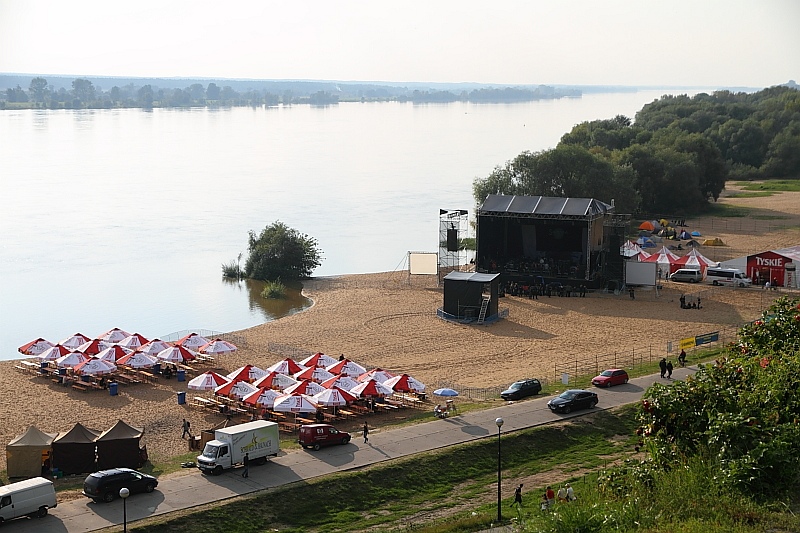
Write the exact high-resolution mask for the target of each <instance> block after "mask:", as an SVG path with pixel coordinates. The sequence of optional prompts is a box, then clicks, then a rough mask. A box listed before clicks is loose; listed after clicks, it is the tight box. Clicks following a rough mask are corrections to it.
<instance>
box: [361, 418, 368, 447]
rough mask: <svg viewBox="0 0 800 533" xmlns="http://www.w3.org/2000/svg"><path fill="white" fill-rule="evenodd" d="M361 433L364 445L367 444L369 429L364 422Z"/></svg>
mask: <svg viewBox="0 0 800 533" xmlns="http://www.w3.org/2000/svg"><path fill="white" fill-rule="evenodd" d="M362 433H363V435H364V444H366V443H368V442H369V427H368V426H367V423H366V422H364V429H363V430H362Z"/></svg>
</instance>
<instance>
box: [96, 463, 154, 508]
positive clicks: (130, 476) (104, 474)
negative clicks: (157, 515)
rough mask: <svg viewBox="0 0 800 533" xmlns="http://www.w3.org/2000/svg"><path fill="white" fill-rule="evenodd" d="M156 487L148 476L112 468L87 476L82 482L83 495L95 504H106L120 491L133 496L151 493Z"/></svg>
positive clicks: (133, 471)
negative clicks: (126, 490) (126, 491)
mask: <svg viewBox="0 0 800 533" xmlns="http://www.w3.org/2000/svg"><path fill="white" fill-rule="evenodd" d="M157 485H158V480H157V479H156V478H154V477H153V476H150V475H148V474H144V473H142V472H137V471H136V470H131V469H130V468H112V469H110V470H101V471H99V472H95V473H94V474H89V475H88V476H87V477H86V480H85V481H84V482H83V495H84V496H88V497H89V498H91V499H93V500H94V501H95V502H106V503H108V502H110V501H112V500H114V498H116V497H117V496H119V491H120V489H123V488H126V489H128V490H129V491H130V493H131V494H135V493H137V492H153V490H154V489H155V488H156V486H157Z"/></svg>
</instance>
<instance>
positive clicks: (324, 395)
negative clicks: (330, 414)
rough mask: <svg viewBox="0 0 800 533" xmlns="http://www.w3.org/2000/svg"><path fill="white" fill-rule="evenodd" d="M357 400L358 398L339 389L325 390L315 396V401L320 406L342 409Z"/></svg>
mask: <svg viewBox="0 0 800 533" xmlns="http://www.w3.org/2000/svg"><path fill="white" fill-rule="evenodd" d="M355 400H356V397H355V396H354V395H352V394H350V393H349V392H347V391H345V390H342V389H340V388H339V387H332V388H330V389H325V390H323V391H322V392H319V393H317V394H315V395H314V401H315V402H317V403H318V404H319V405H324V406H325V407H342V406H344V405H347V404H349V403H352V402H354V401H355Z"/></svg>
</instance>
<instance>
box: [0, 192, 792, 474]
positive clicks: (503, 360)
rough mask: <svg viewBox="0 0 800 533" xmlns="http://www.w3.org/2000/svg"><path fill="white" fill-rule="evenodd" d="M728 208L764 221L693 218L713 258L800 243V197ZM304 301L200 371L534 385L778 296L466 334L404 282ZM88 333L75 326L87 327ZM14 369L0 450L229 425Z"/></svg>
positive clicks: (620, 307)
mask: <svg viewBox="0 0 800 533" xmlns="http://www.w3.org/2000/svg"><path fill="white" fill-rule="evenodd" d="M730 189H732V190H735V188H734V187H730ZM721 201H723V202H726V203H730V204H732V205H739V206H746V207H750V208H753V209H755V210H756V211H755V212H754V213H755V215H756V216H757V217H758V216H760V217H762V218H752V217H751V218H746V219H714V220H713V221H712V220H710V219H689V220H688V224H689V225H690V228H691V229H699V230H700V231H701V232H702V233H703V234H704V237H720V238H721V239H722V240H723V241H724V242H725V243H726V244H728V246H726V247H721V248H719V249H712V248H711V247H702V248H701V249H700V251H701V252H702V253H703V254H705V255H707V256H708V257H710V258H712V259H716V260H720V258H722V259H727V258H731V257H736V256H741V255H745V254H747V253H749V252H757V251H763V250H767V249H774V248H779V247H784V246H789V245H793V244H798V243H800V229H798V227H799V226H798V225H799V224H800V193H781V194H778V195H775V196H771V197H766V198H730V199H724V198H723V200H721ZM775 217H781V218H775ZM778 226H781V227H778ZM723 256H725V257H723ZM682 292H687V293H690V294H691V293H700V294H702V297H703V307H704V308H703V309H701V310H681V309H680V308H679V305H678V303H677V301H678V297H679V296H680V294H681V293H682ZM305 293H306V295H307V296H309V297H310V298H312V299H313V301H314V305H313V306H312V307H311V308H309V309H308V310H306V311H304V312H302V313H298V314H295V315H292V316H289V317H286V318H283V319H280V320H277V321H274V322H270V323H267V324H263V325H260V326H257V327H254V328H250V329H248V330H244V331H242V332H239V333H240V334H241V337H242V339H243V340H244V342H243V343H242V346H241V349H240V350H239V351H238V352H236V353H235V354H233V355H230V356H219V357H218V358H217V360H216V362H215V364H213V365H205V366H203V367H199V368H200V370H201V371H204V370H208V369H216V370H217V371H220V372H222V373H228V372H229V371H232V370H234V369H236V368H238V367H240V366H242V365H244V364H247V363H251V364H254V365H256V366H260V367H262V368H266V367H267V366H270V365H271V364H272V363H274V362H276V361H277V360H279V359H282V358H284V357H285V356H287V355H289V353H290V352H289V351H287V350H289V348H294V349H296V350H297V351H298V353H300V352H306V353H313V352H317V351H321V352H324V353H327V354H329V355H332V356H335V357H338V356H339V355H340V354H345V355H346V356H347V357H348V358H350V359H352V360H354V361H356V362H359V363H360V364H362V365H364V366H366V367H367V368H368V369H371V368H373V367H381V368H385V369H388V370H390V371H395V372H406V373H408V374H410V375H411V376H413V377H415V378H417V379H419V380H421V381H422V382H423V383H425V384H426V385H428V386H429V387H430V388H431V389H432V388H434V387H436V386H439V385H442V384H453V385H456V386H461V387H478V388H491V387H501V386H505V385H508V384H509V383H510V382H512V381H514V380H515V379H518V378H521V377H528V376H530V377H539V378H541V379H547V380H554V379H556V378H557V377H558V375H559V374H558V368H557V365H558V364H563V363H564V362H570V361H576V360H577V361H587V360H594V358H595V357H596V356H599V355H602V354H613V353H614V352H619V353H623V352H625V353H629V352H630V351H631V350H638V351H639V353H640V354H641V353H643V352H644V353H652V355H653V356H656V355H658V356H660V355H661V354H663V353H664V352H665V350H666V346H667V342H668V341H676V340H678V339H680V338H682V337H688V336H692V335H695V334H702V333H707V332H710V331H716V330H720V329H725V328H727V330H728V331H732V329H731V328H732V327H735V326H738V325H740V324H742V323H743V322H745V321H748V320H752V319H754V318H755V317H757V316H758V314H759V313H760V311H761V309H762V308H764V307H766V306H767V305H768V304H769V301H770V298H772V297H774V296H777V295H779V294H780V293H771V292H770V293H765V291H762V290H759V289H755V288H753V289H745V290H740V289H731V288H712V287H710V286H707V285H689V284H674V283H670V282H666V283H665V288H664V290H663V291H662V292H661V294H660V295H659V296H656V295H655V294H654V293H653V292H652V291H638V292H637V298H636V299H635V300H631V299H630V298H629V297H628V296H627V295H619V296H615V295H613V294H600V293H590V294H589V295H588V296H587V297H586V298H558V297H553V298H541V299H539V300H529V299H525V298H517V297H506V298H503V299H502V300H501V302H500V308H501V309H503V308H507V309H508V310H509V316H508V318H507V319H505V320H501V321H499V322H498V323H495V324H492V325H484V326H474V325H473V326H467V325H460V324H451V323H448V322H445V321H442V320H440V319H439V318H437V317H436V309H437V308H438V307H440V306H441V305H442V291H441V289H440V288H439V287H438V286H437V283H436V280H435V279H431V278H430V277H413V278H409V276H408V274H407V272H405V271H402V272H388V273H378V274H365V275H354V276H342V277H335V278H323V279H316V280H312V281H310V282H308V283H306V284H305ZM79 325H80V324H79V318H76V328H77V329H80V328H79ZM28 340H30V339H19V340H18V342H19V344H20V345H22V344H23V343H25V342H27V341H28ZM281 346H282V347H281ZM14 364H15V363H14V362H13V361H9V362H3V363H0V370H2V371H0V413H1V414H2V420H3V421H4V424H3V426H2V428H0V440H2V441H4V442H6V443H7V442H9V441H10V440H12V439H13V438H14V437H15V436H17V435H20V434H21V433H23V432H24V431H25V429H26V428H27V427H28V426H29V425H32V424H33V425H36V426H37V427H38V428H39V429H41V430H43V431H46V432H53V433H54V432H59V431H65V430H68V429H70V428H71V427H72V425H73V424H74V423H75V422H81V423H83V424H84V425H86V426H88V427H90V428H94V429H97V430H105V429H107V428H109V427H111V426H112V425H113V424H114V423H115V422H116V420H117V419H122V420H124V421H126V422H127V423H129V424H131V425H133V426H137V427H142V428H144V431H145V434H144V437H143V439H142V442H143V444H146V445H147V447H148V451H149V453H150V457H151V458H152V459H155V460H158V459H159V458H165V457H168V456H173V455H177V454H180V453H185V452H186V451H187V445H186V442H185V441H183V440H181V439H180V435H181V420H182V419H183V418H188V419H189V420H190V421H191V422H192V427H193V429H194V430H195V431H197V430H199V429H202V428H207V427H211V426H213V425H214V424H217V423H218V422H220V421H221V417H220V415H218V414H214V413H211V412H203V411H201V410H198V409H196V408H191V407H188V406H187V405H178V403H177V392H180V391H186V383H179V382H177V381H176V380H175V379H173V380H169V381H166V380H161V381H160V383H154V384H138V385H131V386H125V385H120V389H119V395H117V396H110V395H109V394H108V393H107V392H79V391H75V390H72V389H69V388H64V387H61V386H59V385H56V384H53V383H52V382H51V381H50V380H49V379H46V378H42V377H35V376H30V375H27V374H22V373H19V372H17V371H15V370H14V369H13V366H14ZM193 395H194V393H193V392H192V391H189V392H188V393H187V396H188V397H190V398H191V396H193ZM0 468H5V448H3V449H2V450H0Z"/></svg>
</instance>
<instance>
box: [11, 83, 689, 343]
mask: <svg viewBox="0 0 800 533" xmlns="http://www.w3.org/2000/svg"><path fill="white" fill-rule="evenodd" d="M666 92H667V91H666V90H664V91H640V92H628V93H609V94H592V95H586V96H583V97H582V98H573V99H560V100H544V101H538V102H530V103H519V104H468V103H453V104H442V105H434V104H429V105H413V104H411V103H341V104H338V105H334V106H329V107H310V106H307V105H296V106H291V107H277V108H266V109H265V108H258V109H251V108H234V109H214V110H211V109H156V110H153V111H143V110H140V109H123V110H91V111H0V162H2V163H1V165H0V190H1V191H2V198H3V203H2V209H0V359H12V358H16V357H20V354H19V353H18V352H17V347H19V346H21V345H22V344H25V343H27V342H28V341H30V340H33V339H35V338H37V337H44V338H45V339H48V340H50V341H53V342H57V341H59V340H62V339H63V338H65V337H67V336H69V335H71V334H73V333H75V332H81V333H84V334H85V335H88V336H89V337H95V336H98V335H100V334H101V333H103V332H104V331H106V330H108V329H111V328H113V327H120V328H122V329H125V330H127V331H130V332H139V333H141V334H142V335H144V336H146V337H148V338H152V337H161V338H164V337H165V336H168V335H169V334H171V333H175V332H179V331H183V330H196V329H205V330H214V331H232V330H237V329H242V328H246V327H250V326H253V325H256V324H259V323H263V322H266V321H269V320H273V319H275V318H278V317H280V316H285V315H287V314H290V313H293V312H297V311H299V310H302V309H303V308H304V307H305V306H307V305H308V304H309V302H308V301H306V300H305V299H304V298H302V297H300V296H299V295H295V297H294V298H293V299H291V300H290V301H288V302H283V303H275V302H266V301H264V300H263V299H261V298H260V297H259V295H258V293H259V291H260V286H258V285H257V284H249V283H245V282H242V283H235V282H234V283H230V282H226V281H224V280H223V279H222V276H221V265H222V264H223V263H228V262H230V261H231V260H235V259H236V257H237V255H238V254H239V253H243V254H244V256H246V255H247V233H248V231H249V230H255V231H256V232H260V230H262V229H263V228H264V227H266V226H267V225H269V224H271V223H272V222H274V221H276V220H280V221H281V222H284V223H286V224H287V225H288V226H290V227H292V228H295V229H297V230H298V231H300V232H301V233H305V234H308V235H309V236H311V237H314V238H316V239H317V241H318V243H319V247H320V249H321V250H322V252H323V258H324V260H323V262H322V265H321V266H320V267H319V268H318V269H317V270H316V271H315V272H314V275H315V276H329V275H337V274H348V273H366V272H382V271H392V270H400V269H405V268H407V264H406V262H407V252H408V251H430V252H436V251H438V242H439V209H468V210H469V213H470V217H472V216H473V215H474V208H475V202H474V200H473V198H472V182H473V179H474V178H476V177H485V176H487V175H488V174H489V173H490V172H491V171H492V169H493V168H494V167H495V166H497V165H503V164H504V163H505V162H506V161H508V160H510V159H513V158H514V157H515V156H517V155H518V154H519V153H521V152H523V151H525V150H530V151H537V150H544V149H547V148H552V147H554V146H555V145H556V144H557V143H558V140H559V139H560V137H561V136H562V135H563V134H564V133H566V132H568V131H569V130H570V129H571V128H572V126H574V125H575V124H578V123H580V122H583V121H586V120H594V119H603V118H611V117H613V116H615V115H618V114H622V115H626V116H629V117H631V118H632V117H633V116H634V115H635V113H636V111H638V110H639V109H641V107H642V106H643V105H644V104H646V103H648V102H651V101H653V100H654V99H657V98H658V97H659V96H661V95H662V94H665V93H666ZM669 92H672V93H675V92H676V91H669ZM679 92H687V91H679ZM695 92H696V91H695ZM689 93H690V94H692V92H689ZM431 312H433V310H431Z"/></svg>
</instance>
